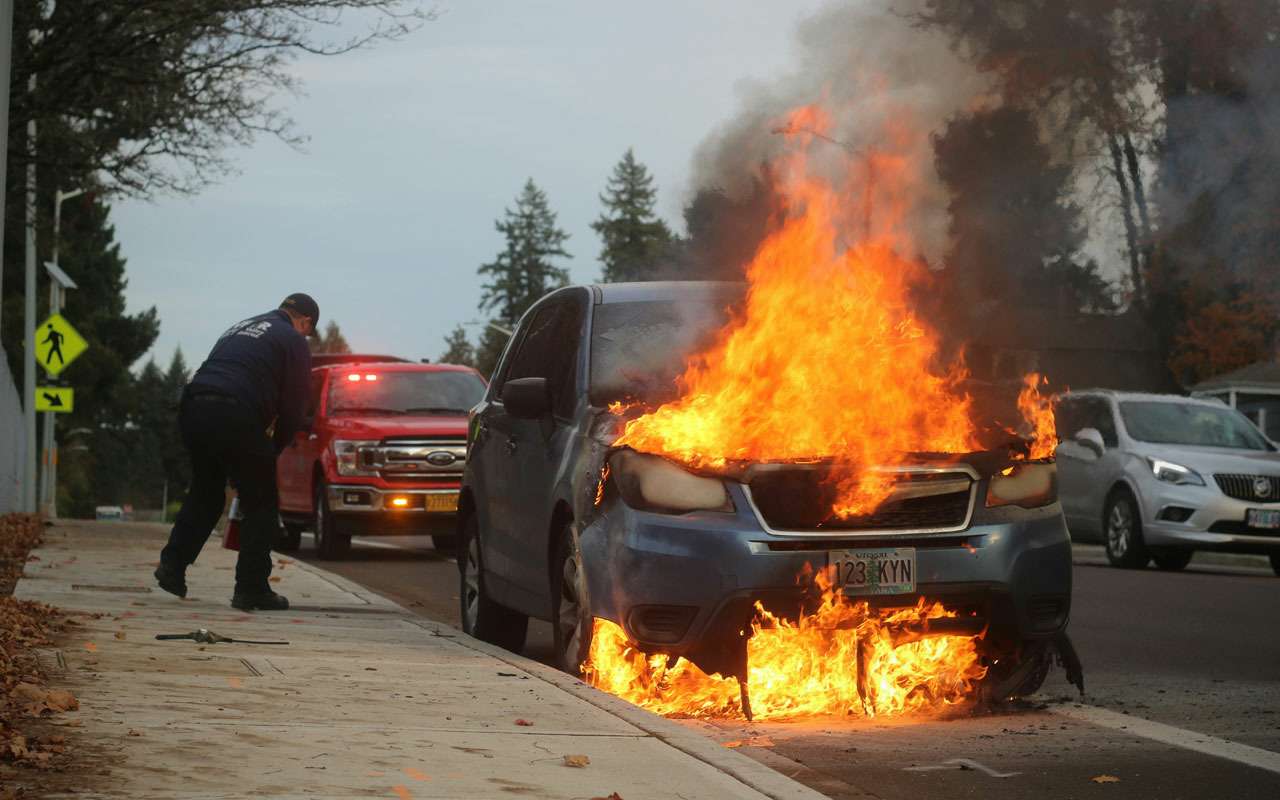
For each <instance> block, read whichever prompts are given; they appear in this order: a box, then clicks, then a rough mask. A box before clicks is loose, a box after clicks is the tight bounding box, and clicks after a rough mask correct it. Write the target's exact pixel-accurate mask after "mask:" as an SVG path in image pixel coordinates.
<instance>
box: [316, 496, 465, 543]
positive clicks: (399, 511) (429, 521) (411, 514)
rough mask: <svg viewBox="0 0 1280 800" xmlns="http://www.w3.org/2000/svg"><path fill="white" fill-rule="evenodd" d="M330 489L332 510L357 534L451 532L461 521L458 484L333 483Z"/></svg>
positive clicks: (348, 529)
mask: <svg viewBox="0 0 1280 800" xmlns="http://www.w3.org/2000/svg"><path fill="white" fill-rule="evenodd" d="M326 490H327V492H328V499H329V511H330V513H332V514H333V515H334V517H335V519H337V520H338V521H339V522H340V524H341V526H342V528H343V529H344V530H346V531H349V532H351V533H353V534H356V535H365V536H372V535H388V534H390V535H394V534H403V535H414V534H427V533H430V534H451V533H453V532H454V528H455V527H456V524H457V516H458V514H457V508H458V490H457V489H456V488H454V489H449V488H443V489H396V490H389V489H380V488H378V487H376V486H367V485H363V484H331V485H329V486H327V487H326ZM394 498H404V499H405V500H406V502H407V504H406V506H405V507H397V506H395V505H394V504H393V502H392V501H393V499H394ZM448 500H452V503H449V502H448ZM433 507H435V509H438V510H433Z"/></svg>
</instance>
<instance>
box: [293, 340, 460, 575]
mask: <svg viewBox="0 0 1280 800" xmlns="http://www.w3.org/2000/svg"><path fill="white" fill-rule="evenodd" d="M484 391H485V382H484V379H483V378H481V377H480V374H479V373H478V372H476V371H475V370H473V369H471V368H470V367H460V366H454V365H451V364H422V363H416V362H410V361H405V360H403V359H399V358H394V357H391V356H371V355H350V354H344V355H333V354H324V355H315V356H313V357H312V370H311V399H310V410H309V412H308V421H307V424H306V425H304V429H303V430H301V431H299V432H298V434H297V436H296V437H295V438H294V441H293V442H292V443H291V444H290V445H289V446H288V447H286V448H285V450H284V452H283V453H281V454H280V458H279V460H278V461H277V464H276V480H277V484H278V485H279V490H280V518H281V520H282V522H283V523H284V533H283V536H282V538H281V541H280V542H279V544H278V546H277V549H279V550H296V549H297V548H298V546H299V545H300V544H301V540H302V532H303V531H304V530H311V531H312V532H314V534H315V542H316V552H317V553H318V555H319V556H320V558H325V559H332V558H342V557H343V556H345V555H346V554H347V553H348V552H349V550H350V548H351V537H352V535H353V534H354V535H360V536H371V535H372V536H381V535H392V534H430V535H431V537H432V540H433V542H434V544H435V547H436V549H437V550H442V551H450V552H451V551H452V550H453V548H454V546H455V530H454V526H455V524H456V517H457V511H458V487H459V485H460V483H461V480H462V468H463V466H464V464H465V463H466V457H467V411H468V410H469V409H470V408H471V407H472V406H473V405H475V404H476V403H477V402H478V401H479V400H480V398H481V397H482V396H483V395H484Z"/></svg>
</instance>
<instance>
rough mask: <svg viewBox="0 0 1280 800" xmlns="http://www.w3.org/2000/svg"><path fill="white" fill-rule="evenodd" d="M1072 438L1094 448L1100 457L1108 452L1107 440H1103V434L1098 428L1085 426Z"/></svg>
mask: <svg viewBox="0 0 1280 800" xmlns="http://www.w3.org/2000/svg"><path fill="white" fill-rule="evenodd" d="M1071 438H1072V439H1074V440H1075V443H1076V444H1078V445H1080V446H1081V447H1083V448H1085V449H1088V450H1092V451H1093V452H1094V454H1095V455H1097V456H1099V457H1100V456H1101V455H1102V454H1103V453H1105V452H1107V445H1106V442H1104V441H1102V434H1101V433H1099V432H1098V429H1097V428H1083V429H1081V430H1079V431H1077V432H1076V435H1075V436H1073V437H1071Z"/></svg>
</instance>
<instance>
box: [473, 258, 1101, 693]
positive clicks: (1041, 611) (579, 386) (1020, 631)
mask: <svg viewBox="0 0 1280 800" xmlns="http://www.w3.org/2000/svg"><path fill="white" fill-rule="evenodd" d="M740 292H741V289H740V288H738V287H735V286H732V285H724V284H707V283H674V282H673V283H651V284H643V285H641V284H632V285H627V284H613V285H607V286H593V287H569V288H567V289H564V290H560V291H558V292H555V293H553V294H551V295H549V296H548V297H546V298H544V299H543V300H542V301H541V302H539V303H538V304H537V305H535V306H534V307H533V308H531V309H530V311H529V312H528V313H527V314H526V315H525V316H524V318H523V319H522V321H521V323H520V325H519V327H518V329H517V331H516V333H515V335H514V337H513V338H512V341H511V343H510V344H509V346H508V348H507V352H506V353H505V354H504V356H503V358H502V361H501V363H500V365H499V367H498V369H497V371H496V372H495V376H494V380H493V382H492V384H491V385H490V388H489V391H488V394H487V395H486V397H485V399H484V401H482V402H481V403H480V404H479V405H477V406H476V408H475V409H474V410H473V412H472V416H471V425H470V438H469V446H470V450H469V456H468V462H467V471H466V474H465V476H464V480H463V489H462V505H461V517H460V533H461V536H462V556H463V557H462V558H460V562H459V568H460V577H461V588H462V591H461V592H460V601H461V614H462V620H463V625H464V628H465V629H466V631H467V632H468V633H471V634H472V635H475V636H478V637H480V638H482V639H486V640H489V641H491V642H494V643H497V644H500V645H503V646H505V647H508V648H511V649H519V648H520V647H521V646H522V645H523V641H524V636H525V630H526V626H527V620H528V617H530V616H533V617H538V618H542V619H547V620H550V621H552V623H553V630H554V637H555V652H556V659H557V661H558V663H559V665H560V666H561V667H562V668H564V669H566V670H568V671H572V672H576V671H578V670H579V669H580V668H582V667H583V665H584V664H588V662H589V660H590V657H591V644H592V634H593V632H594V631H595V629H596V624H597V620H604V621H608V622H609V623H611V624H613V625H616V626H617V627H618V628H619V629H620V630H621V631H622V632H623V635H624V636H625V639H626V642H627V644H628V646H629V647H631V648H634V649H635V650H636V651H638V652H641V653H644V654H646V655H661V656H664V657H666V658H667V659H668V660H670V661H674V660H675V659H677V658H679V657H683V658H686V659H687V660H689V661H691V662H692V663H694V664H696V665H697V666H698V667H700V668H701V669H702V670H703V671H704V672H706V673H707V674H711V673H719V674H720V675H724V676H734V677H737V678H738V679H739V683H741V684H742V685H743V686H744V687H745V686H746V685H747V683H748V676H749V665H748V664H747V663H746V660H747V654H748V639H750V637H751V636H752V634H753V633H758V631H756V630H755V629H753V627H752V621H753V620H758V619H759V618H760V615H761V609H765V610H767V613H768V614H769V615H776V618H777V619H787V620H794V619H799V618H802V617H804V616H805V615H806V614H808V613H811V612H812V609H813V608H814V606H815V605H817V604H819V603H821V602H822V597H821V595H820V592H818V591H817V590H816V588H815V587H817V586H819V585H820V582H818V581H815V579H814V578H815V576H817V575H820V574H821V575H823V576H825V580H827V581H834V582H835V583H834V586H835V588H836V589H838V591H839V593H840V594H841V595H843V596H844V597H846V598H848V599H849V600H852V601H857V602H859V603H863V602H865V603H866V607H867V608H869V609H873V610H880V609H885V610H889V609H900V608H909V607H913V606H917V605H918V604H920V602H921V600H922V599H923V600H927V601H929V602H940V603H942V604H944V605H945V606H946V608H947V609H948V619H947V620H946V621H932V620H922V621H919V622H917V623H914V625H915V627H914V628H911V627H910V626H901V630H898V631H895V632H894V633H893V634H892V635H894V636H898V637H900V638H901V639H902V640H904V641H905V640H906V639H910V638H917V639H918V638H923V637H928V636H948V635H950V636H966V637H969V638H970V639H974V640H977V641H979V642H980V646H979V649H980V651H981V658H982V659H983V663H984V669H983V671H982V674H985V675H987V676H988V677H987V678H986V683H985V685H987V686H989V687H991V688H990V692H991V693H993V694H995V695H997V696H1001V697H1003V696H1008V695H1011V694H1020V693H1026V692H1029V691H1034V689H1035V688H1037V687H1038V685H1039V681H1040V680H1043V677H1044V673H1045V671H1046V670H1047V668H1048V665H1049V661H1050V658H1051V657H1052V655H1053V654H1054V653H1058V654H1059V655H1061V656H1063V658H1064V659H1065V660H1066V661H1067V662H1068V664H1069V666H1072V667H1073V668H1074V672H1075V678H1076V679H1078V665H1076V664H1075V661H1074V658H1073V655H1072V654H1071V653H1070V646H1069V643H1068V642H1067V641H1066V639H1065V635H1064V630H1065V627H1066V624H1067V620H1068V616H1069V613H1070V605H1071V550H1070V540H1069V538H1068V535H1067V530H1066V527H1065V525H1064V523H1063V518H1062V511H1061V508H1060V506H1059V505H1058V502H1057V498H1056V481H1055V475H1054V465H1053V464H1052V462H1046V461H1033V460H1029V459H1026V458H1025V454H1021V455H1022V456H1024V457H1021V458H1020V457H1019V455H1020V454H1019V453H1017V452H1016V448H1015V449H1013V450H1011V449H1008V448H1005V449H995V450H991V451H985V452H978V453H967V454H902V457H901V458H900V459H898V462H897V463H894V464H892V465H888V466H883V467H881V466H877V465H871V466H868V467H866V469H871V470H876V471H878V472H879V473H882V474H881V475H879V477H880V478H882V479H883V482H884V483H885V485H886V486H887V487H888V489H887V490H886V491H887V492H888V496H887V497H886V498H885V499H884V500H883V501H882V502H880V503H878V504H877V505H876V506H875V507H874V508H873V509H871V510H868V511H865V512H864V513H857V514H846V515H840V514H835V513H833V503H834V499H835V498H834V496H833V494H832V493H833V492H834V491H836V490H835V489H834V488H833V487H834V486H835V481H833V480H832V475H833V473H835V472H837V471H841V470H843V468H844V467H845V466H847V465H841V464H838V463H836V462H834V461H833V460H831V459H821V458H815V459H812V460H803V461H801V460H790V461H778V462H760V461H756V462H745V461H744V462H741V463H734V462H727V463H724V464H720V465H717V466H716V468H714V469H692V468H690V467H688V466H687V465H682V464H677V463H675V462H673V461H671V460H668V459H666V458H663V457H660V456H657V455H652V454H648V453H640V452H636V451H634V450H632V449H629V448H626V447H621V448H620V447H615V446H614V443H615V442H616V441H617V438H618V429H619V426H621V425H623V424H625V421H626V419H627V411H626V407H625V406H624V405H619V404H620V403H626V402H629V401H633V400H634V399H635V398H637V397H645V398H646V399H648V400H650V401H652V400H653V399H654V398H655V397H656V396H658V395H660V394H661V392H662V391H664V389H665V388H666V387H669V386H674V384H675V382H676V381H675V377H676V376H677V375H678V374H679V371H680V369H681V368H682V366H683V364H684V363H685V359H686V358H687V356H688V354H690V353H694V352H698V351H699V348H700V347H703V346H705V343H706V340H707V337H708V336H710V335H713V334H714V332H715V331H716V330H718V329H719V328H720V326H722V325H723V323H724V319H725V316H726V314H728V313H730V312H728V311H727V309H728V308H729V307H730V306H732V304H733V302H734V298H735V297H736V296H737V295H738V294H739V293H740ZM610 406H612V407H613V408H612V410H610ZM588 671H590V667H588ZM864 699H865V698H864ZM741 709H742V711H743V712H744V713H747V714H748V715H749V713H750V700H749V698H748V693H747V691H746V690H745V689H744V691H743V693H742V700H741Z"/></svg>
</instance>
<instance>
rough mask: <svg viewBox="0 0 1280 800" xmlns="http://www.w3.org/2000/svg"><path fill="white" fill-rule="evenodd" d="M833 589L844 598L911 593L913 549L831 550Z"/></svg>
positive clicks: (913, 576) (912, 584)
mask: <svg viewBox="0 0 1280 800" xmlns="http://www.w3.org/2000/svg"><path fill="white" fill-rule="evenodd" d="M830 564H831V566H832V567H834V568H835V576H834V577H835V582H836V584H835V585H836V586H842V587H844V592H845V594H847V595H857V594H911V593H913V592H915V590H916V549H915V548H914V547H876V548H868V549H865V550H832V551H831V554H830Z"/></svg>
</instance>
